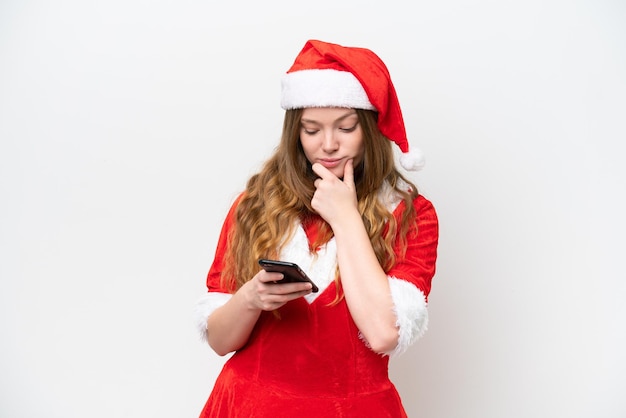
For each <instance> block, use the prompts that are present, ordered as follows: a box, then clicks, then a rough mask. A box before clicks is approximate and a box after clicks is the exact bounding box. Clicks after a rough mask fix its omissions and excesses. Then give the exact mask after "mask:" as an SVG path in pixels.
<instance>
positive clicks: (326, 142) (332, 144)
mask: <svg viewBox="0 0 626 418" xmlns="http://www.w3.org/2000/svg"><path fill="white" fill-rule="evenodd" d="M322 141H323V142H322V150H324V152H329V153H330V152H334V151H337V149H338V148H339V142H337V138H335V133H334V132H333V131H332V130H328V131H324V138H323V140H322Z"/></svg>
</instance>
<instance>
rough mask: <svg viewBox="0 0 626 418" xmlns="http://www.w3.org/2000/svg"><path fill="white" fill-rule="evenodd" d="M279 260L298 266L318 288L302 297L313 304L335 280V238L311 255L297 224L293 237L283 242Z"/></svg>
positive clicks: (305, 239)
mask: <svg viewBox="0 0 626 418" xmlns="http://www.w3.org/2000/svg"><path fill="white" fill-rule="evenodd" d="M279 258H280V259H281V260H283V261H291V262H292V263H296V264H298V265H299V266H300V268H301V269H302V270H304V272H305V273H306V274H307V276H309V277H310V278H311V280H313V282H314V283H315V284H316V285H317V287H319V289H320V290H319V292H317V293H309V294H308V295H305V296H304V298H305V299H306V301H307V302H309V303H313V301H314V300H315V299H317V297H318V296H319V295H321V294H322V293H323V292H324V290H325V289H326V288H327V287H328V286H329V285H330V284H331V283H332V282H333V281H334V280H335V273H336V268H337V243H336V242H335V237H332V238H331V239H330V240H329V241H328V242H327V243H326V244H324V245H322V246H321V247H320V249H319V251H317V253H315V254H311V252H310V251H309V240H308V238H307V236H306V233H305V232H304V229H303V228H302V225H300V224H298V225H297V227H296V230H295V232H294V234H293V237H292V238H291V239H290V240H289V241H287V242H285V245H284V246H283V249H282V251H281V252H280V256H279Z"/></svg>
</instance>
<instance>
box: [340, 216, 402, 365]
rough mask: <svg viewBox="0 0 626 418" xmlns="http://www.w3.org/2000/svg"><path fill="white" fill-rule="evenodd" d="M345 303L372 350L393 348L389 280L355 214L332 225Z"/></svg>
mask: <svg viewBox="0 0 626 418" xmlns="http://www.w3.org/2000/svg"><path fill="white" fill-rule="evenodd" d="M333 232H334V233H335V239H336V242H337V259H338V263H339V271H340V274H341V284H342V287H343V291H344V295H345V298H346V303H347V304H348V308H349V309H350V314H351V315H352V318H353V319H354V322H355V323H356V325H357V327H358V328H359V330H360V331H361V333H362V334H363V336H364V337H365V339H366V340H367V342H368V343H369V344H370V347H371V348H372V350H374V351H376V352H379V353H383V352H388V351H390V350H393V349H394V348H395V346H396V345H397V342H398V329H397V327H396V315H395V313H394V310H393V300H392V298H391V291H390V289H389V281H388V279H387V275H386V274H385V272H384V270H383V269H382V267H381V266H380V264H379V262H378V259H377V258H376V254H375V253H374V249H373V248H372V245H371V243H370V240H369V237H368V236H367V232H366V230H365V227H364V225H363V221H362V220H361V217H360V216H359V215H358V213H355V214H354V215H353V216H348V217H346V218H344V219H343V220H342V222H341V223H338V225H336V226H335V227H334V228H333Z"/></svg>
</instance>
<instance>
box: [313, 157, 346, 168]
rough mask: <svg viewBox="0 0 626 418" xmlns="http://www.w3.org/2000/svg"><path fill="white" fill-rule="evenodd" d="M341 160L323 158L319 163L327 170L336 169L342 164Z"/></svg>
mask: <svg viewBox="0 0 626 418" xmlns="http://www.w3.org/2000/svg"><path fill="white" fill-rule="evenodd" d="M341 160H342V159H341V158H322V159H320V160H318V161H319V163H320V164H321V165H323V166H324V167H326V168H335V167H337V166H338V165H339V164H340V163H341Z"/></svg>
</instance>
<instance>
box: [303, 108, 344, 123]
mask: <svg viewBox="0 0 626 418" xmlns="http://www.w3.org/2000/svg"><path fill="white" fill-rule="evenodd" d="M352 115H356V112H355V111H354V110H353V111H351V112H348V113H346V114H345V115H343V116H340V117H338V118H337V119H335V120H334V123H336V122H341V121H342V120H344V119H346V118H348V117H350V116H352ZM300 122H303V123H315V124H319V123H320V122H318V121H316V120H313V119H306V118H302V119H300Z"/></svg>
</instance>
